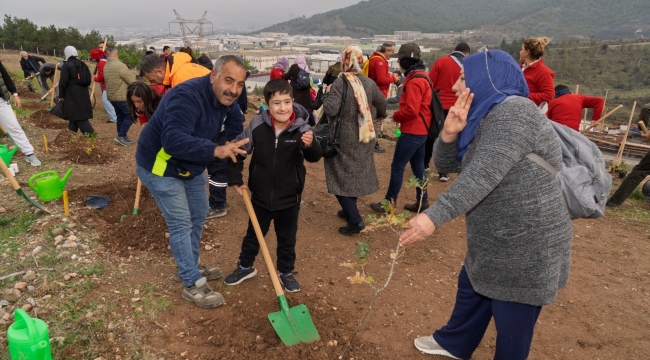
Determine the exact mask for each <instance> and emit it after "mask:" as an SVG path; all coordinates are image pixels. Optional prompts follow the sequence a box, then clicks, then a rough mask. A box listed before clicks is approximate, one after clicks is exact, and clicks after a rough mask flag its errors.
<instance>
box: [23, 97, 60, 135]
mask: <svg viewBox="0 0 650 360" xmlns="http://www.w3.org/2000/svg"><path fill="white" fill-rule="evenodd" d="M26 104H31V106H32V108H35V109H42V108H43V106H45V105H42V104H37V103H26ZM26 107H28V106H26ZM28 108H29V107H28ZM26 120H27V121H29V122H30V123H32V124H34V125H35V126H37V127H39V128H41V129H54V130H62V129H67V128H68V121H67V120H63V119H60V118H58V117H56V116H54V115H52V114H50V112H49V111H47V110H38V111H36V112H35V113H33V114H32V115H31V116H30V117H28V118H27V119H26Z"/></svg>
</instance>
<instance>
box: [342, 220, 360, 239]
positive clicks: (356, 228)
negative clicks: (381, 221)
mask: <svg viewBox="0 0 650 360" xmlns="http://www.w3.org/2000/svg"><path fill="white" fill-rule="evenodd" d="M365 228H366V225H365V224H364V223H363V221H362V222H360V223H358V224H355V225H347V226H341V227H340V228H339V234H341V235H346V236H350V235H354V234H358V233H360V232H361V230H363V229H365Z"/></svg>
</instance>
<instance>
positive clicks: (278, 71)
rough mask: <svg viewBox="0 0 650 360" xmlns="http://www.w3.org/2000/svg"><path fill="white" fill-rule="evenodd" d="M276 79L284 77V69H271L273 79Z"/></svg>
mask: <svg viewBox="0 0 650 360" xmlns="http://www.w3.org/2000/svg"><path fill="white" fill-rule="evenodd" d="M274 79H284V70H282V69H278V68H273V70H271V80H274Z"/></svg>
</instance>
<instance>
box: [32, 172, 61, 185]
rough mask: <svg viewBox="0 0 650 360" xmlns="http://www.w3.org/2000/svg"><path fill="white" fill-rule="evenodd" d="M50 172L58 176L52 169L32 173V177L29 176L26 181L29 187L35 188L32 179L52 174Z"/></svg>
mask: <svg viewBox="0 0 650 360" xmlns="http://www.w3.org/2000/svg"><path fill="white" fill-rule="evenodd" d="M52 174H54V175H57V176H58V174H57V173H56V171H54V170H48V171H43V172H40V173H38V174H34V175H32V177H30V178H29V182H28V183H29V187H30V188H32V189H35V187H34V180H35V179H37V178H39V177H41V176H44V175H52Z"/></svg>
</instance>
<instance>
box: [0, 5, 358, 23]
mask: <svg viewBox="0 0 650 360" xmlns="http://www.w3.org/2000/svg"><path fill="white" fill-rule="evenodd" d="M359 1H360V0H324V1H314V0H302V1H300V0H285V1H279V0H185V1H178V0H176V1H172V0H93V1H88V0H65V1H55V2H54V3H53V2H52V1H51V0H50V1H44V0H30V1H29V6H25V3H23V2H22V1H11V0H0V2H1V3H2V6H0V14H3V15H4V14H7V15H10V16H11V17H18V18H21V19H24V18H27V19H29V20H30V21H32V22H33V23H35V24H36V25H38V26H49V25H51V24H53V25H55V26H57V27H67V26H73V27H76V28H105V27H140V26H155V25H159V26H165V27H167V23H168V22H169V21H171V20H174V19H175V16H174V12H173V11H172V10H173V9H176V11H178V13H179V14H180V15H181V16H183V17H184V18H186V19H199V18H200V17H201V16H202V15H203V12H204V11H206V10H207V11H208V15H207V17H206V19H207V20H210V21H212V22H213V23H214V27H215V29H216V28H217V27H227V28H239V27H256V28H258V27H263V26H269V25H273V24H276V23H279V22H283V21H287V20H289V19H290V14H294V17H299V16H303V15H305V16H307V17H309V16H311V15H314V14H318V13H322V12H325V11H329V10H334V9H338V8H342V7H346V6H350V5H353V4H356V3H358V2H359ZM3 18H4V16H3Z"/></svg>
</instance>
